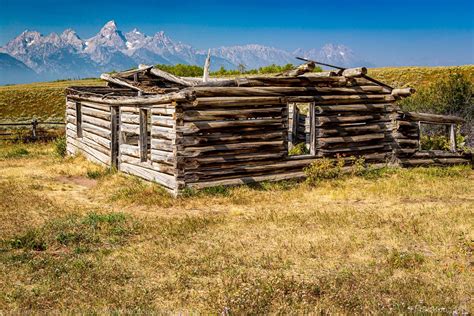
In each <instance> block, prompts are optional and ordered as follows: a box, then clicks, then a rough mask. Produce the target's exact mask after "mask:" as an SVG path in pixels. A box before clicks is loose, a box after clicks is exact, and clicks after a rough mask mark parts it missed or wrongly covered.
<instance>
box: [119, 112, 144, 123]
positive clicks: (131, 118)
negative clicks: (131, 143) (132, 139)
mask: <svg viewBox="0 0 474 316" xmlns="http://www.w3.org/2000/svg"><path fill="white" fill-rule="evenodd" d="M120 122H121V123H122V124H123V123H126V124H140V116H139V115H138V113H137V114H126V113H123V112H122V113H121V114H120Z"/></svg>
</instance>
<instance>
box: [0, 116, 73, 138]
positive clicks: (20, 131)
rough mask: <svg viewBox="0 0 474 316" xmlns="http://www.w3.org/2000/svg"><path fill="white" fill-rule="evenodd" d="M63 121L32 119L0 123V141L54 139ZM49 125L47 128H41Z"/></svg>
mask: <svg viewBox="0 0 474 316" xmlns="http://www.w3.org/2000/svg"><path fill="white" fill-rule="evenodd" d="M64 125H65V123H64V122H57V121H43V122H39V121H38V120H37V119H32V120H31V121H29V122H6V123H5V122H4V123H0V141H37V140H48V139H54V138H56V137H57V136H58V133H54V132H52V131H58V130H60V129H61V126H64ZM42 126H45V127H46V126H49V128H47V129H46V128H42Z"/></svg>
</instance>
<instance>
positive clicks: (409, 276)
mask: <svg viewBox="0 0 474 316" xmlns="http://www.w3.org/2000/svg"><path fill="white" fill-rule="evenodd" d="M19 148H20V149H19ZM21 148H23V150H21ZM25 150H26V152H25ZM372 176H373V177H372V178H363V177H347V178H344V179H339V180H331V181H326V182H322V183H320V184H319V185H318V186H317V187H314V188H313V187H309V186H307V185H305V184H298V183H291V182H286V183H279V184H268V183H264V184H261V185H258V186H253V187H249V186H242V187H236V188H231V189H225V188H216V189H210V190H208V191H207V192H201V193H193V192H190V193H189V194H188V195H187V196H185V197H181V198H179V199H177V200H174V199H172V198H170V197H169V196H167V195H166V194H165V193H164V192H163V191H162V190H161V189H160V188H159V187H158V186H157V185H153V184H148V183H144V182H142V181H139V180H137V179H135V178H133V177H128V176H125V175H122V174H119V173H114V172H110V171H107V170H104V169H103V168H100V167H98V166H95V165H93V164H91V163H89V162H87V161H85V160H84V159H83V158H81V157H75V158H66V159H64V160H62V159H59V158H56V157H54V155H53V150H52V148H51V146H49V145H14V146H13V145H12V146H2V147H1V148H0V240H1V244H0V312H1V311H8V312H27V311H35V312H40V313H42V312H61V311H65V310H69V311H71V310H72V311H76V312H79V311H81V312H99V313H103V312H112V311H116V312H125V311H127V312H172V313H176V312H188V313H189V312H202V313H209V312H211V313H221V312H230V313H234V314H242V313H245V314H248V313H250V314H262V313H275V312H281V313H290V312H292V313H297V312H319V311H326V312H334V313H351V314H352V313H358V314H363V313H390V312H392V313H400V312H401V313H409V312H414V313H425V312H429V313H450V314H452V313H453V312H455V311H457V312H469V311H470V312H472V305H473V302H472V296H473V291H474V290H473V284H474V276H473V273H472V269H473V265H472V263H473V258H472V252H473V248H474V244H473V240H474V227H473V226H474V224H473V223H474V211H473V210H474V181H473V180H474V172H473V171H472V170H471V169H470V168H467V167H453V168H448V169H439V168H429V169H422V168H419V169H412V170H386V171H385V172H382V173H381V174H374V175H372Z"/></svg>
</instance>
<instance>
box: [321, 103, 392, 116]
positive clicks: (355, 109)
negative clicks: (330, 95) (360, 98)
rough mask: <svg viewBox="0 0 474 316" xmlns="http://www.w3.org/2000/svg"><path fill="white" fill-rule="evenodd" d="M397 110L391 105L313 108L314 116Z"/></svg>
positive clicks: (348, 105)
mask: <svg viewBox="0 0 474 316" xmlns="http://www.w3.org/2000/svg"><path fill="white" fill-rule="evenodd" d="M397 109H398V107H396V106H395V105H393V104H392V103H386V104H383V103H381V104H347V105H325V106H315V112H316V114H325V113H334V112H393V111H395V110H397Z"/></svg>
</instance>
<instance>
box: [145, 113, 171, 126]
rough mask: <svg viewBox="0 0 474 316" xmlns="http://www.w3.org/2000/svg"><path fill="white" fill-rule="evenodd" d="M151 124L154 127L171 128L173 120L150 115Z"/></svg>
mask: <svg viewBox="0 0 474 316" xmlns="http://www.w3.org/2000/svg"><path fill="white" fill-rule="evenodd" d="M151 123H152V124H153V125H156V126H164V127H170V128H171V127H173V125H174V124H175V120H174V119H173V118H171V117H168V116H161V115H152V117H151Z"/></svg>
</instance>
